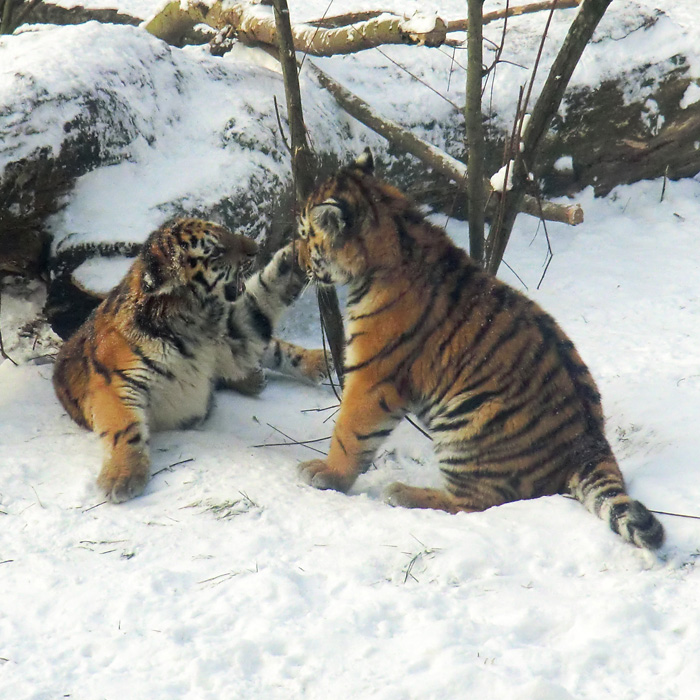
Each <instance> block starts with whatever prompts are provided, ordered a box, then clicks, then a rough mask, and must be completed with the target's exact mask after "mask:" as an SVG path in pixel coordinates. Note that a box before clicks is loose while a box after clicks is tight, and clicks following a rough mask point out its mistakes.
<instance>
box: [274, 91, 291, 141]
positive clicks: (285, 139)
mask: <svg viewBox="0 0 700 700" xmlns="http://www.w3.org/2000/svg"><path fill="white" fill-rule="evenodd" d="M272 101H273V102H274V103H275V115H276V116H277V126H279V129H280V136H281V137H282V143H283V144H284V147H285V148H286V149H287V153H289V154H290V155H291V153H292V149H291V147H290V145H289V144H288V143H287V138H286V137H285V135H284V129H283V128H282V117H280V110H279V106H278V105H277V95H273V97H272Z"/></svg>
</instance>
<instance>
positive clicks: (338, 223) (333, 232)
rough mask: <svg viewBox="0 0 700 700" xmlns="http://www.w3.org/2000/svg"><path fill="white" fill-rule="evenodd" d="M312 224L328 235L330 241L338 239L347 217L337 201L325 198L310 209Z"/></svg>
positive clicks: (345, 225) (345, 226) (346, 222)
mask: <svg viewBox="0 0 700 700" xmlns="http://www.w3.org/2000/svg"><path fill="white" fill-rule="evenodd" d="M311 224H312V226H313V227H314V228H315V229H317V230H320V231H323V233H324V234H325V235H326V236H328V238H329V240H330V242H331V243H335V242H337V241H339V239H340V238H341V237H342V235H343V232H344V231H345V229H346V228H347V226H348V221H347V218H346V216H345V214H344V212H343V209H342V208H341V207H340V205H339V204H338V202H336V201H334V200H331V199H327V200H326V201H325V202H323V203H322V204H317V205H316V206H315V207H314V208H313V209H312V210H311Z"/></svg>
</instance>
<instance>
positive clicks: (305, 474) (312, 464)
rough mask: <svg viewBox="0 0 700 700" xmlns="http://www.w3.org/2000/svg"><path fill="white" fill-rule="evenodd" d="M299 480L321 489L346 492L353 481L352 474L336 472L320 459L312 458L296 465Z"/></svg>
mask: <svg viewBox="0 0 700 700" xmlns="http://www.w3.org/2000/svg"><path fill="white" fill-rule="evenodd" d="M297 469H298V471H299V476H300V478H301V480H302V481H303V482H304V483H305V484H308V485H309V486H313V487H314V488H316V489H320V490H322V491H328V490H332V491H341V492H342V493H346V492H347V491H348V489H349V488H350V487H351V486H352V485H353V483H354V481H355V477H354V475H353V476H352V477H351V478H348V477H347V476H345V475H344V474H338V473H337V472H334V471H332V470H331V469H330V467H329V466H328V464H327V463H326V462H324V461H323V460H322V459H312V460H311V461H309V462H302V463H301V464H300V465H299V466H298V467H297Z"/></svg>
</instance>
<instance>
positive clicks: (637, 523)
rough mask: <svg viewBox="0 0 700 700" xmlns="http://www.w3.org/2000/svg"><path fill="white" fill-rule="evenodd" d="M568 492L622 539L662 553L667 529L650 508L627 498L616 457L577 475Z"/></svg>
mask: <svg viewBox="0 0 700 700" xmlns="http://www.w3.org/2000/svg"><path fill="white" fill-rule="evenodd" d="M568 488H569V492H570V493H571V495H572V496H573V497H574V498H576V499H577V500H578V501H580V502H581V503H582V504H583V505H584V506H585V507H586V509H587V510H589V511H590V512H591V513H593V514H595V515H597V516H598V517H599V518H600V519H601V520H604V521H606V522H607V523H608V525H610V528H611V529H612V530H613V532H616V533H617V534H618V535H620V536H621V537H622V539H624V540H627V541H628V542H630V543H632V544H634V545H636V546H637V547H642V548H644V549H658V548H659V547H660V546H661V545H662V544H663V542H664V529H663V526H662V525H661V523H660V522H659V521H658V520H657V519H656V517H654V515H653V514H652V513H651V512H650V511H649V510H648V509H647V507H646V506H644V505H643V504H642V503H640V502H639V501H635V500H633V499H631V498H630V497H629V496H628V495H627V492H626V491H625V484H624V480H623V478H622V473H621V472H620V469H619V467H618V466H617V462H616V461H615V458H614V457H613V456H612V454H610V455H608V456H606V457H605V458H604V459H602V460H594V461H591V462H589V463H588V464H585V465H584V466H583V467H581V468H580V469H579V470H577V471H576V472H574V474H573V475H572V476H571V477H570V479H569V483H568Z"/></svg>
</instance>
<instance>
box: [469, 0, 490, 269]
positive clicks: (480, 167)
mask: <svg viewBox="0 0 700 700" xmlns="http://www.w3.org/2000/svg"><path fill="white" fill-rule="evenodd" d="M483 5H484V0H467V8H468V11H469V17H470V18H471V19H472V21H471V22H470V23H469V30H468V32H467V49H468V54H469V58H468V64H467V90H466V103H465V106H464V123H465V125H466V142H467V143H466V145H467V153H468V162H467V168H468V171H469V180H468V182H467V201H468V203H469V207H468V209H469V254H470V255H471V257H472V258H473V259H474V260H475V261H476V262H477V263H478V264H479V265H481V264H482V263H483V259H484V209H485V205H486V198H485V195H486V193H485V191H484V187H483V185H482V184H481V183H482V182H483V181H484V124H483V116H482V111H481V90H482V80H483V44H484V39H483V33H482V24H481V21H480V20H481V17H482V14H483V13H482V8H483Z"/></svg>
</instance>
